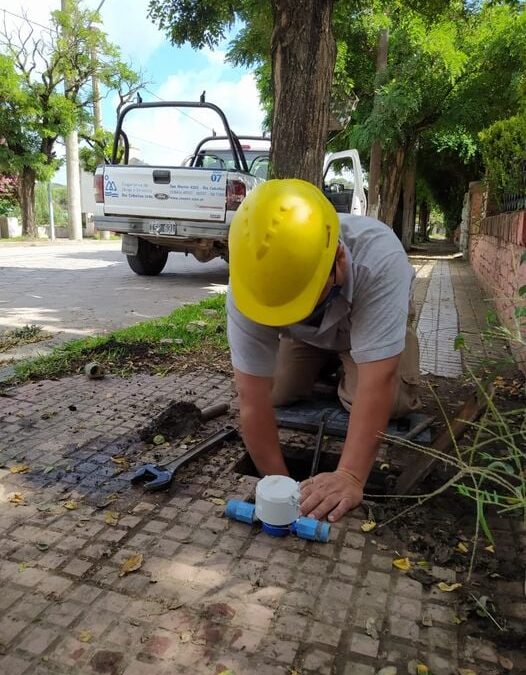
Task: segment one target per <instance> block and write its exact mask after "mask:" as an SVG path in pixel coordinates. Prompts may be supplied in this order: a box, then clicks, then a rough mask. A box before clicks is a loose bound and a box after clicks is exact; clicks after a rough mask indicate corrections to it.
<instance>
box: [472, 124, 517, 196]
mask: <svg viewBox="0 0 526 675" xmlns="http://www.w3.org/2000/svg"><path fill="white" fill-rule="evenodd" d="M479 138H480V141H481V149H482V157H483V159H484V164H485V166H486V176H487V180H488V183H489V185H490V188H491V189H492V192H493V194H494V196H495V197H496V198H497V199H500V198H501V197H502V196H503V195H504V194H505V193H506V192H516V191H518V190H520V189H521V188H523V189H524V188H526V184H525V172H526V159H525V158H526V113H524V112H523V113H521V114H519V115H515V116H514V117H510V118H508V119H505V120H499V121H498V122H495V123H494V124H492V125H491V126H490V127H488V128H487V129H485V130H484V131H481V132H480V134H479Z"/></svg>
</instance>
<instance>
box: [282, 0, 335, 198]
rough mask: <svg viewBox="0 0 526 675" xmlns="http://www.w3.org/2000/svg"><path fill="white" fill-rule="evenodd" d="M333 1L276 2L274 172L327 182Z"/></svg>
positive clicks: (332, 65)
mask: <svg viewBox="0 0 526 675" xmlns="http://www.w3.org/2000/svg"><path fill="white" fill-rule="evenodd" d="M333 6H334V0H272V10H273V14H274V30H273V33H272V44H271V52H272V83H273V89H274V115H273V122H272V148H271V154H270V164H271V172H272V175H273V176H274V177H275V178H303V179H304V180H308V181H310V182H311V183H314V184H315V185H317V186H318V187H321V184H322V173H323V161H324V158H325V145H326V140H327V127H328V121H329V103H330V96H331V83H332V75H333V71H334V64H335V59H336V44H335V41H334V37H333V34H332V11H333Z"/></svg>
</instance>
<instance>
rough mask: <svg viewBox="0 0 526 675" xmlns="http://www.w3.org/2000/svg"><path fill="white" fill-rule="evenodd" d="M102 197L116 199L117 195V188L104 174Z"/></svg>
mask: <svg viewBox="0 0 526 675" xmlns="http://www.w3.org/2000/svg"><path fill="white" fill-rule="evenodd" d="M104 196H105V197H118V196H119V193H118V192H117V186H116V185H115V181H113V180H111V178H110V177H109V176H108V174H107V173H106V174H104Z"/></svg>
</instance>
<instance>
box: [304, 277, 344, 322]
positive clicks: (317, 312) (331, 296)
mask: <svg viewBox="0 0 526 675" xmlns="http://www.w3.org/2000/svg"><path fill="white" fill-rule="evenodd" d="M341 290H342V287H341V286H339V285H338V284H335V285H334V286H333V287H332V288H331V290H330V291H329V293H328V294H327V297H326V298H325V299H324V300H322V302H320V304H319V305H316V307H315V308H314V310H313V311H312V313H311V314H309V316H308V317H307V318H306V319H303V320H302V321H299V323H301V324H302V325H303V326H315V327H316V328H319V327H320V326H321V322H322V321H323V317H324V316H325V312H326V311H327V309H328V308H329V306H330V305H331V304H332V302H334V300H335V299H336V298H337V297H338V296H339V295H340V293H341Z"/></svg>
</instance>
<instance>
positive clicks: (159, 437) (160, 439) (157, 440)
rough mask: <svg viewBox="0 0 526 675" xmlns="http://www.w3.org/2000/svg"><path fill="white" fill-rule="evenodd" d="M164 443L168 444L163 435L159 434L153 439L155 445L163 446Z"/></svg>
mask: <svg viewBox="0 0 526 675" xmlns="http://www.w3.org/2000/svg"><path fill="white" fill-rule="evenodd" d="M163 443H166V439H165V437H164V436H163V435H162V434H157V436H154V437H153V444H154V445H162V444H163Z"/></svg>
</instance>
